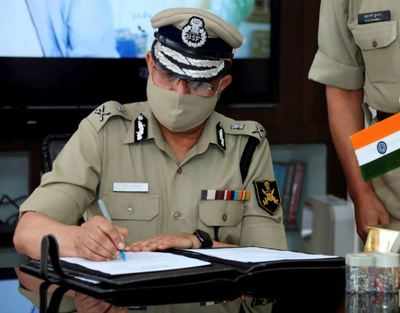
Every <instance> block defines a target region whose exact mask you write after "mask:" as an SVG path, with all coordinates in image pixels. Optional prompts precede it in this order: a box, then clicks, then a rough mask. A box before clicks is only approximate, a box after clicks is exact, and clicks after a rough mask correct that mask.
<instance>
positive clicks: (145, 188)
mask: <svg viewBox="0 0 400 313" xmlns="http://www.w3.org/2000/svg"><path fill="white" fill-rule="evenodd" d="M113 191H114V192H149V184H148V183H113Z"/></svg>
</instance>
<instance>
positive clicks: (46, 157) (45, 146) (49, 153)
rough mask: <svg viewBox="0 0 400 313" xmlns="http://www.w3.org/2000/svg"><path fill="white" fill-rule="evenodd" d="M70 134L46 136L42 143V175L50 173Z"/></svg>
mask: <svg viewBox="0 0 400 313" xmlns="http://www.w3.org/2000/svg"><path fill="white" fill-rule="evenodd" d="M70 137H71V134H54V135H48V136H46V137H45V138H44V139H43V143H42V170H43V173H47V172H50V171H51V169H52V167H53V161H54V160H55V158H56V157H57V155H58V153H59V152H60V151H61V149H62V148H63V147H64V145H65V144H66V142H67V141H68V139H69V138H70Z"/></svg>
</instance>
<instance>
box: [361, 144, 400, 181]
mask: <svg viewBox="0 0 400 313" xmlns="http://www.w3.org/2000/svg"><path fill="white" fill-rule="evenodd" d="M399 166H400V150H396V151H394V152H392V153H390V154H387V155H385V156H384V157H381V158H379V159H377V160H375V161H372V162H370V163H367V164H365V165H363V166H361V167H360V169H361V174H362V176H363V178H364V179H365V180H370V179H372V178H375V177H378V176H380V175H382V174H383V173H386V172H388V171H390V170H393V169H395V168H397V167H399Z"/></svg>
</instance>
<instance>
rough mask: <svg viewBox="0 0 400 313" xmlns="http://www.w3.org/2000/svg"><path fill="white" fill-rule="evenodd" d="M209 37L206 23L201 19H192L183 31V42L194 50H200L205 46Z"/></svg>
mask: <svg viewBox="0 0 400 313" xmlns="http://www.w3.org/2000/svg"><path fill="white" fill-rule="evenodd" d="M207 37H208V35H207V31H206V30H205V28H204V21H203V19H201V18H200V17H196V16H193V17H191V18H190V20H189V23H188V24H186V25H185V26H184V27H183V29H182V41H183V42H184V43H185V44H186V45H187V46H189V47H192V48H200V47H202V46H204V45H205V43H206V41H207Z"/></svg>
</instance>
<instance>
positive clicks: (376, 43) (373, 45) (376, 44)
mask: <svg viewBox="0 0 400 313" xmlns="http://www.w3.org/2000/svg"><path fill="white" fill-rule="evenodd" d="M372 47H374V48H376V47H378V42H377V41H376V40H373V41H372Z"/></svg>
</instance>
